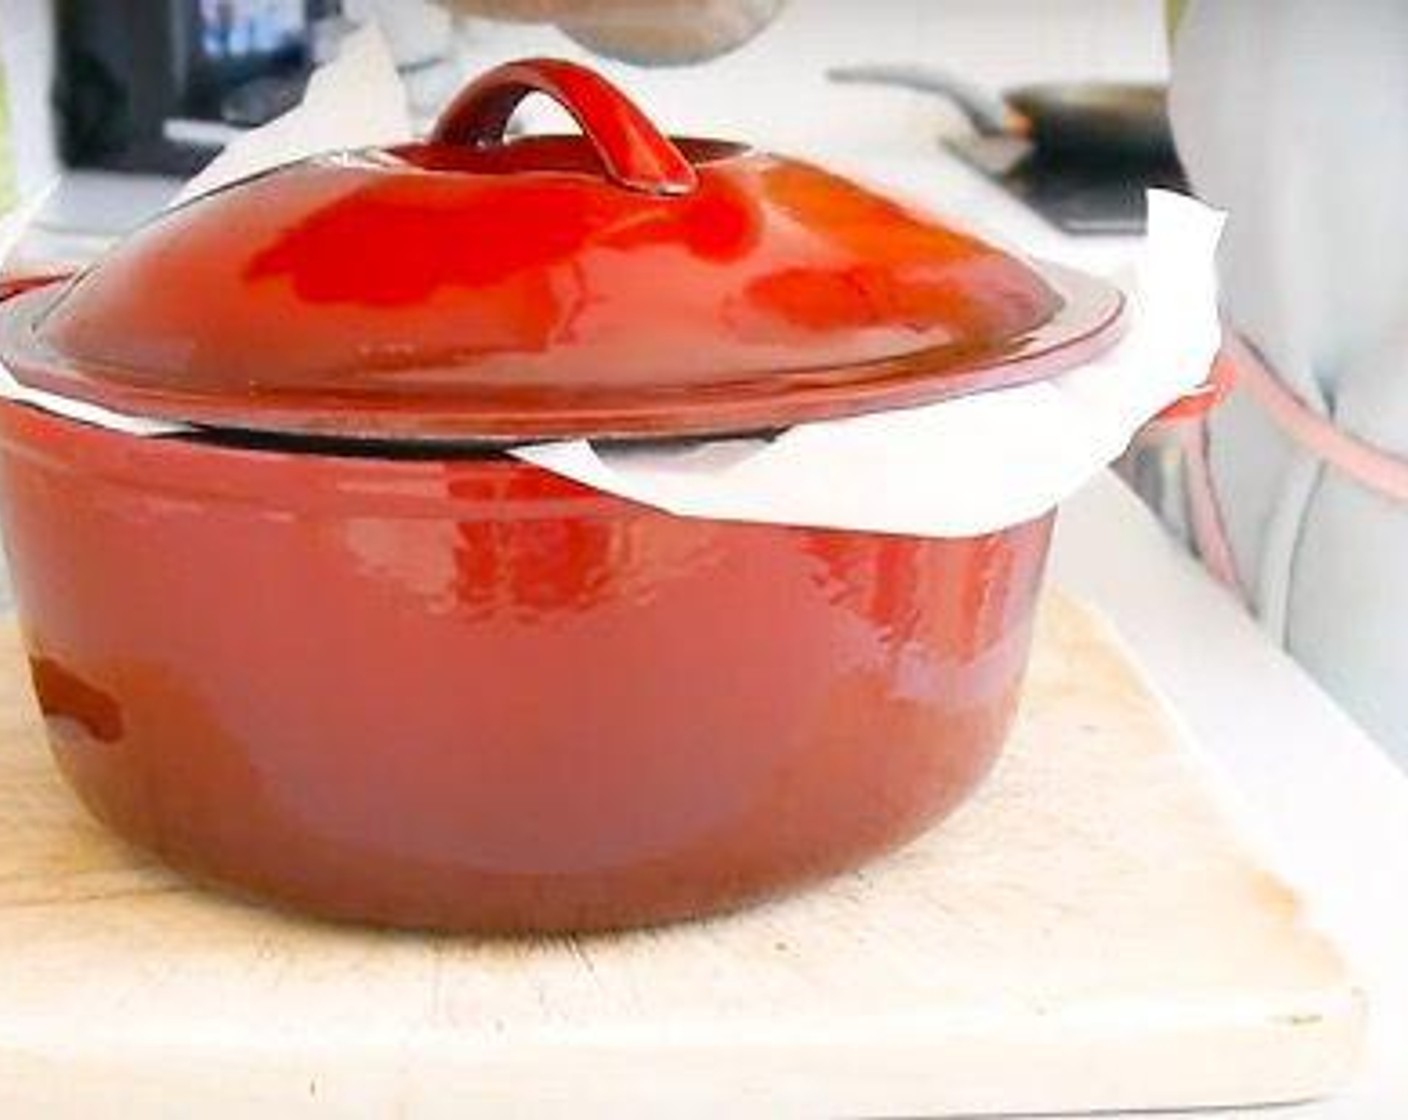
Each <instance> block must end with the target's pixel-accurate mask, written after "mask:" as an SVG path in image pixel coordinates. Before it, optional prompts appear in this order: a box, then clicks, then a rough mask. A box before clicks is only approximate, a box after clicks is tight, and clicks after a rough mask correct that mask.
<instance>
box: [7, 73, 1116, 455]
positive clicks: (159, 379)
mask: <svg viewBox="0 0 1408 1120" xmlns="http://www.w3.org/2000/svg"><path fill="white" fill-rule="evenodd" d="M534 90H538V91H546V92H548V93H550V94H552V95H553V96H556V97H558V98H559V99H561V100H562V101H563V103H564V104H565V105H567V106H568V108H569V109H570V110H571V111H572V112H574V113H575V114H576V116H577V117H578V119H579V120H580V121H581V122H582V124H583V127H584V129H585V130H586V135H585V136H582V137H570V138H569V137H540V138H534V139H527V140H520V141H515V142H511V143H504V142H501V139H500V136H501V132H502V129H503V125H504V122H505V121H506V119H507V116H508V114H509V112H511V110H512V107H513V105H514V104H516V103H517V101H518V100H519V99H520V98H521V97H523V96H525V95H526V94H527V93H528V92H532V91H534ZM1058 286H1059V288H1060V290H1059V291H1058ZM1119 309H1120V301H1119V297H1118V294H1117V293H1115V292H1113V291H1112V290H1110V289H1109V288H1107V287H1105V286H1104V285H1102V284H1099V283H1098V282H1095V281H1091V280H1089V279H1088V278H1086V279H1081V278H1077V277H1070V276H1068V277H1065V278H1064V279H1063V280H1062V281H1061V282H1060V284H1059V285H1056V284H1053V283H1052V282H1048V280H1047V279H1046V278H1044V277H1043V276H1042V275H1041V274H1039V273H1038V272H1036V271H1035V270H1034V269H1033V268H1032V267H1031V266H1029V265H1028V264H1026V263H1025V262H1023V261H1020V260H1018V259H1016V258H1014V257H1012V256H1010V255H1008V254H1007V253H1005V252H1002V251H1000V250H998V249H996V248H994V247H992V246H991V245H988V244H987V243H985V242H983V241H981V240H980V239H978V238H976V237H974V236H972V235H970V234H967V233H964V232H962V231H959V230H957V229H954V228H952V227H950V226H947V225H945V224H944V223H942V222H940V221H938V220H936V219H934V218H932V217H930V216H927V215H924V214H921V213H919V212H917V211H915V210H912V209H910V208H908V207H905V206H903V205H901V204H899V203H897V202H895V201H893V200H891V199H889V198H886V197H884V196H882V195H879V194H877V193H875V192H873V191H871V190H869V189H867V188H865V187H862V186H860V185H858V184H856V183H854V182H852V181H850V180H847V179H844V178H842V177H840V176H837V175H834V174H832V173H829V172H827V171H825V170H823V169H821V168H818V167H815V166H812V165H809V164H806V163H801V162H797V161H794V160H788V159H784V158H782V157H778V156H772V155H768V154H764V153H758V152H751V151H748V150H746V149H743V148H740V147H738V146H736V145H729V144H725V143H721V142H715V141H687V140H681V141H672V140H669V139H666V138H665V137H663V136H662V135H661V134H660V133H659V132H657V131H656V130H655V129H654V128H653V126H651V125H650V123H649V121H648V120H646V118H645V117H644V116H643V115H642V114H641V113H640V110H639V109H637V108H635V106H633V105H632V104H631V103H630V102H629V101H628V100H626V99H625V98H624V97H623V96H622V95H621V94H620V93H618V92H617V91H615V90H613V89H612V88H611V87H610V86H608V85H606V84H605V83H604V82H603V81H602V80H601V79H599V78H597V77H596V76H594V75H591V74H590V73H589V72H587V71H581V70H580V69H579V68H576V67H570V66H565V65H563V64H555V63H546V62H540V63H526V64H514V65H511V66H509V67H506V68H504V69H502V70H500V71H496V72H494V73H491V74H490V75H488V76H487V77H486V78H484V79H481V81H480V82H478V83H476V84H475V85H474V86H472V87H471V88H470V90H468V91H467V92H466V94H465V95H464V96H463V97H462V98H461V99H460V100H459V101H457V102H456V103H455V105H454V106H452V108H451V109H450V111H449V112H448V113H447V114H446V117H445V120H444V122H443V123H442V125H441V127H440V129H439V131H438V133H437V141H436V142H432V143H429V144H423V145H412V146H408V147H404V148H400V149H396V150H392V151H382V152H378V151H369V152H362V153H350V154H342V155H337V156H328V157H322V158H317V159H313V160H310V161H307V162H304V163H300V164H296V165H294V166H292V167H289V168H286V169H283V170H281V171H278V172H274V173H271V174H268V175H265V176H262V177H260V178H257V179H253V180H249V181H246V182H244V183H242V184H238V185H235V186H233V187H230V188H228V189H226V190H223V191H220V192H217V193H216V194H214V195H212V196H209V197H207V198H205V199H202V200H199V201H197V202H195V203H193V204H191V205H188V206H186V207H184V208H182V209H179V210H177V211H175V212H173V213H170V214H167V215H165V216H163V217H162V218H160V219H158V220H157V221H155V222H154V223H152V224H151V225H149V226H148V227H146V228H145V229H143V230H141V231H140V232H138V233H137V234H136V235H134V236H133V237H132V238H130V239H129V240H128V241H126V242H125V243H124V244H123V245H122V246H120V247H119V248H118V249H116V250H115V251H114V252H113V253H111V254H110V255H109V256H108V257H107V258H105V259H104V260H103V261H102V262H100V263H99V264H97V265H96V266H95V267H93V268H92V269H90V270H89V271H88V272H86V273H85V274H83V275H82V276H80V277H78V278H77V279H75V280H74V281H73V282H72V283H71V284H69V285H67V286H64V287H62V288H59V287H55V288H52V289H49V290H47V291H41V292H35V293H31V294H30V295H27V296H25V297H23V298H21V299H19V300H16V301H13V305H12V306H11V308H10V309H9V310H8V312H7V314H6V316H5V319H6V322H5V323H4V324H3V338H0V354H2V355H3V357H4V359H5V360H6V362H7V364H8V365H9V366H11V367H12V368H13V369H14V371H15V373H16V375H17V376H19V377H20V378H21V379H22V380H24V381H25V382H27V383H29V384H31V385H34V386H37V387H41V388H46V389H50V390H53V391H57V392H60V393H64V394H67V395H70V396H74V397H80V398H83V399H87V400H90V401H96V402H98V403H102V404H106V405H109V406H111V407H114V408H117V409H119V410H123V411H129V412H136V413H142V414H146V415H151V416H157V417H165V418H170V419H179V420H187V421H193V422H197V423H204V424H214V425H222V426H230V427H241V428H254V429H264V430H275V431H293V432H312V433H324V434H350V435H379V436H389V437H403V438H417V437H431V438H481V439H528V438H538V437H548V436H564V435H588V436H609V435H617V436H652V435H662V434H699V433H708V432H720V431H738V430H746V429H750V428H761V427H775V426H783V425H787V424H791V423H796V422H798V421H801V420H807V419H819V418H821V417H825V416H839V415H847V414H851V413H855V412H861V411H872V410H875V409H881V408H890V407H900V406H904V405H910V404H914V403H917V402H919V401H924V400H933V399H938V398H941V397H944V396H948V395H952V394H955V393H962V392H972V391H976V390H979V389H985V388H992V387H995V386H998V385H1005V384H1011V383H1013V382H1015V381H1020V380H1030V379H1031V378H1034V377H1040V376H1048V375H1049V374H1050V373H1052V372H1055V371H1056V370H1058V369H1060V368H1064V367H1065V366H1067V365H1070V364H1072V363H1073V362H1076V361H1079V360H1082V359H1083V358H1084V357H1085V356H1087V353H1088V351H1089V349H1090V348H1091V347H1098V346H1101V345H1104V344H1105V343H1106V342H1108V341H1109V339H1110V337H1111V328H1112V327H1113V325H1114V322H1115V320H1116V319H1117V317H1118V313H1119Z"/></svg>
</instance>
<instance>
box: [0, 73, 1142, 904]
mask: <svg viewBox="0 0 1408 1120" xmlns="http://www.w3.org/2000/svg"><path fill="white" fill-rule="evenodd" d="M533 91H539V92H544V93H547V94H549V95H551V96H553V97H554V98H556V99H557V100H558V101H559V102H561V103H562V104H563V105H564V106H565V107H566V108H567V109H568V110H569V111H570V112H571V113H572V115H573V116H574V117H575V118H576V120H577V121H578V122H579V123H580V125H581V128H582V132H583V135H581V136H577V137H536V138H526V139H520V140H515V141H512V142H509V141H506V140H505V139H504V129H505V125H506V124H507V122H508V119H509V117H510V115H511V113H512V111H513V109H514V107H515V105H516V104H517V103H518V102H519V101H520V100H521V99H522V98H523V97H524V96H525V95H527V94H528V93H530V92H533ZM9 297H10V298H8V299H7V300H6V301H5V303H4V305H3V307H0V357H2V358H3V361H4V364H5V365H6V366H7V367H8V368H9V369H10V370H11V371H12V372H13V374H14V376H15V377H16V378H17V379H18V380H19V381H20V382H22V383H23V384H25V385H27V386H29V387H31V388H34V389H39V390H44V391H47V392H49V393H51V394H56V395H59V396H62V397H65V398H68V399H71V400H75V401H83V402H88V403H91V404H97V405H100V406H103V407H104V408H106V409H109V410H111V411H115V412H119V413H123V414H127V415H132V416H141V417H146V418H155V419H162V420H170V421H178V422H180V423H181V424H183V425H185V426H186V427H185V428H184V429H183V430H182V431H180V432H179V433H178V434H174V435H168V436H163V437H160V438H143V437H139V436H136V435H131V434H126V433H124V432H122V431H118V430H112V429H110V428H107V427H102V426H94V425H90V424H88V423H85V422H82V421H80V420H77V419H71V418H66V417H65V416H63V415H59V414H55V413H54V412H50V411H44V410H40V409H37V408H34V407H30V406H28V405H22V404H18V403H14V402H10V401H6V402H4V403H0V498H3V514H4V530H5V539H6V545H7V547H8V550H9V555H10V560H11V566H12V571H13V578H14V582H15V590H16V595H17V599H18V602H19V607H20V613H21V618H22V622H23V627H24V634H25V640H26V642H27V647H28V650H29V654H30V659H31V666H32V669H33V676H34V682H35V687H36V691H37V693H38V697H39V700H40V704H41V706H42V708H43V712H44V716H45V720H46V725H47V729H48V733H49V736H50V738H51V741H52V744H53V748H54V751H55V754H56V756H57V758H58V761H59V764H60V766H61V767H62V769H63V772H64V774H65V775H66V776H67V778H68V780H69V781H70V782H71V783H72V785H73V787H74V788H75V789H76V790H77V792H78V794H79V795H80V796H81V797H82V799H83V800H84V802H85V803H86V804H87V805H88V806H89V808H90V809H91V810H92V811H93V812H94V813H95V814H96V815H97V816H98V817H99V818H101V819H102V820H103V821H104V822H106V823H107V824H108V825H110V826H111V827H112V828H113V829H114V830H115V831H116V832H118V833H120V834H121V835H122V836H124V837H126V838H127V839H128V840H130V841H131V842H133V843H135V844H137V845H139V846H141V847H142V848H144V849H147V850H149V851H150V852H152V853H155V854H156V855H157V856H159V857H160V858H161V859H163V860H165V861H167V862H168V863H170V864H171V865H173V866H174V867H177V868H180V869H182V870H184V871H186V872H188V873H190V874H192V875H194V876H197V877H198V878H200V879H202V880H206V881H210V882H213V883H218V884H222V885H225V886H228V887H231V888H234V889H237V890H240V891H242V892H246V893H248V894H251V895H256V896H260V897H263V898H267V899H272V900H278V901H280V902H283V903H286V904H288V905H291V906H294V907H297V908H300V909H304V910H307V911H311V912H314V913H317V914H321V915H327V916H334V917H339V918H350V919H359V920H366V921H372V922H377V923H388V924H395V925H407V926H419V927H441V928H458V929H479V930H520V931H521V930H582V929H594V928H603V927H617V926H627V925H634V924H640V923H650V922H659V921H665V920H670V919H676V918H681V917H685V916H690V915H699V914H704V913H708V912H712V911H718V910H722V909H726V908H729V907H734V906H737V905H740V904H742V903H744V902H746V901H749V900H752V899H755V898H758V897H760V896H764V895H767V894H769V893H771V892H775V891H777V890H779V889H783V888H790V887H794V886H797V885H800V884H804V883H806V882H808V881H812V880H816V879H818V878H819V877H822V876H826V875H829V874H832V873H834V872H837V871H839V870H841V869H844V868H847V867H850V866H853V865H854V864H856V863H857V862H858V861H861V860H863V859H865V858H866V857H868V856H871V855H873V854H875V853H878V852H881V851H883V850H885V849H887V848H890V847H892V846H893V845H895V844H897V843H899V842H901V841H903V840H905V839H906V838H909V837H911V836H913V835H915V834H916V833H917V832H919V831H920V830H922V829H923V828H925V827H926V826H928V825H929V824H931V823H933V822H934V821H936V820H938V819H939V818H941V817H942V816H943V815H944V814H946V813H947V812H949V810H951V809H952V808H953V807H954V806H955V805H957V804H958V803H959V802H960V801H961V800H962V799H963V797H964V796H965V795H966V794H967V793H968V792H969V791H970V790H971V789H972V788H973V786H974V785H975V783H977V782H978V781H979V779H980V778H981V777H982V776H983V775H984V773H985V772H986V771H987V770H988V768H989V766H990V765H991V764H992V762H993V760H994V757H995V755H996V754H997V752H998V750H999V747H1000V745H1001V743H1002V740H1003V736H1004V733H1005V732H1006V730H1007V727H1008V724H1009V721H1010V720H1011V717H1012V714H1013V709H1014V706H1015V704H1016V700H1017V695H1018V688H1019V684H1020V682H1021V677H1022V671H1023V668H1024V665H1025V662H1026V658H1027V651H1028V639H1029V636H1030V630H1031V621H1032V613H1033V605H1034V601H1035V599H1036V595H1037V591H1038V585H1039V582H1040V578H1041V574H1042V565H1043V560H1044V555H1045V551H1046V546H1047V539H1048V533H1049V529H1050V526H1051V517H1050V516H1047V517H1045V518H1042V519H1039V520H1037V521H1034V522H1031V523H1028V524H1023V525H1018V526H1014V527H1012V528H1009V529H1006V530H1004V531H1001V532H996V533H993V534H991V535H988V536H982V537H974V538H969V539H949V540H930V539H917V538H907V537H898V536H882V535H871V534H865V533H858V532H843V531H819V530H813V529H806V528H796V527H786V526H772V525H745V524H735V523H723V522H716V521H703V520H686V519H680V518H676V517H672V516H669V515H666V514H663V513H660V512H656V511H654V510H651V509H648V508H645V507H642V506H640V505H636V504H633V503H631V502H629V501H625V500H622V499H619V498H616V497H612V496H608V495H604V494H601V493H597V492H594V491H592V490H589V489H586V488H584V487H582V486H580V485H577V484H575V483H572V482H569V481H566V480H563V479H561V478H558V477H556V476H553V475H551V474H548V473H545V472H543V471H542V470H539V469H537V468H535V467H533V466H529V465H527V464H525V463H522V462H520V461H517V460H515V459H513V458H512V457H510V456H509V455H508V454H506V453H505V450H504V449H505V447H506V446H508V445H513V444H522V443H528V442H533V441H542V440H547V439H553V438H557V437H569V436H570V437H588V438H593V439H614V440H630V439H652V440H659V439H662V438H664V439H682V438H686V437H694V436H701V435H709V436H720V435H728V434H734V433H743V432H757V431H760V430H769V429H776V428H779V427H783V426H787V425H791V424H795V423H797V422H799V421H805V420H812V419H817V418H822V417H835V416H844V415H850V414H855V413H859V412H865V411H873V410H878V409H889V408H897V407H903V406H906V405H912V404H916V403H920V402H927V401H933V400H937V399H941V398H943V397H945V396H949V395H952V394H956V393H967V392H972V391H975V390H978V389H984V388H994V387H998V386H1004V385H1009V384H1012V383H1015V382H1017V381H1022V380H1030V379H1032V378H1036V377H1046V376H1049V375H1050V374H1052V373H1053V372H1056V371H1059V370H1061V369H1064V368H1068V367H1069V366H1071V365H1073V364H1076V363H1078V362H1081V361H1083V360H1085V359H1086V358H1088V357H1089V356H1090V355H1091V354H1093V353H1094V352H1096V351H1097V350H1098V349H1099V348H1101V347H1102V346H1104V345H1105V344H1107V343H1108V342H1109V340H1110V339H1111V338H1112V336H1113V333H1114V331H1115V328H1116V324H1117V321H1118V318H1119V314H1120V299H1119V297H1118V295H1117V294H1116V293H1114V292H1113V291H1112V290H1110V289H1108V288H1106V287H1104V286H1103V285H1101V284H1099V283H1097V282H1094V281H1092V280H1090V279H1088V278H1085V277H1081V276H1077V275H1074V274H1070V273H1065V272H1061V273H1057V272H1054V271H1049V270H1044V271H1038V270H1036V269H1035V268H1033V267H1032V266H1030V265H1028V264H1026V263H1024V262H1022V261H1019V260H1017V259H1015V258H1013V257H1011V256H1008V255H1006V254H1004V253H1002V252H1000V251H998V250H996V249H994V248H992V247H991V246H989V245H987V244H985V243H983V242H982V241H980V240H977V239H975V238H974V237H972V236H970V235H967V234H965V233H961V232H958V231H956V230H954V229H952V228H949V227H947V226H945V225H943V224H940V223H937V222H935V221H933V220H931V219H929V218H926V217H924V216H922V215H919V214H916V213H914V212H912V211H910V210H908V209H906V208H904V207H902V206H900V205H898V204H896V203H895V202H892V201H890V200H888V199H886V198H884V197H880V196H877V195H876V194H873V193H871V192H869V191H867V190H865V189H863V188H862V187H860V186H858V185H856V184H855V183H853V182H850V181H848V180H845V179H843V178H839V177H837V176H834V175H831V174H828V173H827V172H825V171H823V170H820V169H818V168H816V167H813V166H810V165H807V164H804V163H800V162H795V161H791V160H787V159H782V158H779V157H776V156H773V155H767V154H763V153H760V152H756V151H752V150H748V149H746V148H744V147H741V146H738V145H734V144H727V143H722V142H716V141H704V140H684V139H680V140H670V139H667V138H665V137H664V136H662V135H661V134H660V133H658V132H657V131H656V130H655V129H654V128H653V127H652V125H651V124H650V123H649V121H648V120H647V119H646V118H645V117H644V116H643V115H642V114H641V113H640V111H639V110H637V109H636V108H635V107H634V106H633V105H631V103H630V102H628V101H627V100H626V99H625V98H624V97H623V96H622V95H621V94H620V93H619V92H618V91H616V90H615V89H613V88H612V87H611V86H609V85H607V84H606V83H605V82H604V81H603V80H602V79H600V78H599V77H597V76H595V75H594V74H592V73H591V72H589V71H586V70H582V69H580V68H577V67H574V66H571V65H568V64H566V63H560V62H550V61H539V62H532V63H520V64H515V65H510V66H508V67H505V68H502V69H500V70H497V71H495V72H493V73H491V74H490V75H488V76H487V77H485V78H483V79H481V80H480V81H478V82H477V83H475V84H474V85H472V86H471V87H470V88H469V89H468V90H466V91H465V93H464V94H463V95H461V97H460V98H459V99H458V100H457V102H456V103H455V104H454V105H453V106H452V107H451V108H450V109H449V111H448V112H447V113H446V115H445V117H444V119H443V121H442V122H441V124H440V125H439V127H438V128H437V130H436V132H435V133H434V135H433V137H432V138H431V139H430V141H429V142H427V143H423V144H412V145H408V146H405V147H399V148H393V149H387V150H375V151H359V152H351V153H338V154H334V155H325V156H320V157H317V158H313V159H309V160H307V161H304V162H301V163H297V164H294V165H291V166H288V167H285V168H281V169H279V170H277V171H274V172H271V173H268V174H265V175H262V176H259V177H255V178H252V179H248V180H246V181H243V182H241V183H238V184H236V185H234V186H231V187H228V188H226V189H223V190H221V191H219V192H218V193H215V194H213V195H211V196H208V197H206V198H204V199H201V200H199V201H196V202H194V203H192V204H189V205H187V206H184V207H182V208H180V209H177V210H175V211H173V212H171V213H169V214H167V215H165V216H163V217H162V218H160V219H158V220H157V221H155V222H153V223H152V224H150V225H149V226H147V227H146V228H144V229H143V230H141V231H139V232H138V233H137V234H135V235H134V236H133V237H131V238H130V239H129V240H127V241H126V242H125V243H124V244H123V245H121V246H120V247H119V248H117V249H116V250H115V251H114V252H113V253H111V254H110V255H109V256H108V257H106V258H105V259H104V260H102V261H101V262H99V263H97V264H96V265H94V266H93V267H91V268H89V269H88V270H87V271H85V272H83V273H81V274H80V275H77V276H75V277H71V278H66V279H62V280H51V281H47V282H37V283H31V284H28V285H15V286H13V287H12V289H11V291H10V293H9ZM844 469H845V465H844V464H839V463H838V464H837V470H844Z"/></svg>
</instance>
